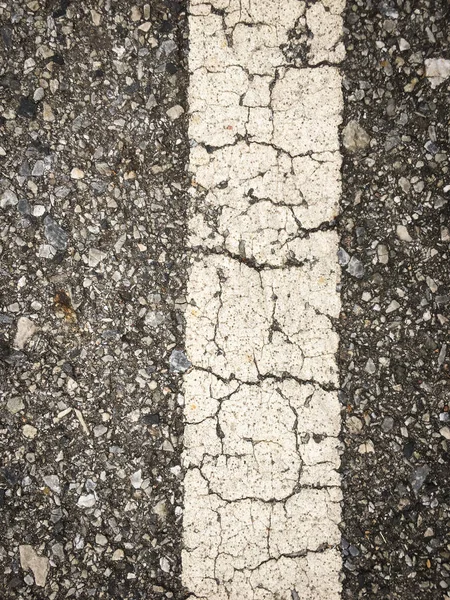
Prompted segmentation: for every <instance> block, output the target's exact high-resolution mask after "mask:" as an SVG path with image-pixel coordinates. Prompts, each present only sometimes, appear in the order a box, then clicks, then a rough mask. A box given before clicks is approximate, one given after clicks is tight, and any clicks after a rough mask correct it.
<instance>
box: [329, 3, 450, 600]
mask: <svg viewBox="0 0 450 600" xmlns="http://www.w3.org/2000/svg"><path fill="white" fill-rule="evenodd" d="M449 8H450V7H449V4H448V2H446V1H444V0H437V1H436V2H428V1H426V0H419V1H418V2H408V1H399V2H367V1H366V0H364V1H363V0H361V1H359V0H358V1H355V2H351V3H348V6H347V11H346V15H345V27H346V47H347V60H346V62H345V64H344V69H345V78H344V98H345V106H346V108H345V119H344V123H343V125H344V127H346V126H347V123H348V122H349V121H354V122H356V123H358V124H359V126H360V127H361V128H362V129H364V130H365V131H366V133H367V136H368V137H369V138H370V144H369V145H367V146H366V148H364V149H361V150H360V151H359V152H356V153H354V152H352V149H351V148H349V149H348V151H346V153H345V158H344V169H343V182H344V194H343V215H342V221H341V236H342V246H343V250H344V251H345V253H346V254H347V255H351V257H352V260H353V259H356V260H358V261H359V263H360V265H361V268H360V270H359V273H360V276H361V278H360V279H356V278H355V277H354V273H353V272H350V270H349V269H347V268H346V267H345V266H344V269H343V273H344V274H343V294H342V302H343V312H342V322H341V329H340V335H341V352H340V357H341V358H340V370H341V377H342V381H341V383H342V393H341V400H342V402H343V405H344V407H345V411H344V412H345V423H344V430H343V439H344V441H345V452H344V455H343V486H344V487H343V493H344V504H343V507H344V508H343V510H344V517H345V526H344V527H343V536H344V539H343V553H344V572H345V575H346V579H345V581H344V593H343V597H344V599H345V600H350V599H352V600H355V599H362V598H364V599H370V600H385V599H386V600H387V599H389V600H405V599H406V598H408V599H409V598H418V599H419V598H420V600H441V599H447V598H449V596H450V594H449V592H448V589H449V586H450V553H449V546H448V542H449V539H448V524H449V518H450V512H449V496H448V486H449V481H450V471H449V454H448V444H449V441H448V440H449V429H448V421H449V419H450V413H449V370H448V366H449V363H448V357H449V353H448V350H447V347H448V343H449V342H448V336H449V330H448V306H449V300H450V297H449V284H450V279H449V269H448V260H449V241H450V237H449V233H448V227H449V223H448V217H449V205H448V200H449V192H450V175H449V170H448V159H449V157H448V151H449V141H450V138H449V112H448V107H449V101H450V87H449V79H446V80H442V81H441V82H440V83H438V82H437V81H436V77H435V74H436V72H437V70H436V68H435V70H434V71H431V68H430V67H431V65H433V64H434V65H435V66H436V61H437V60H439V63H438V67H439V69H440V73H441V75H442V78H443V77H444V75H445V73H446V69H447V74H448V65H447V66H446V62H445V61H447V63H448V59H449V56H450V55H449V52H450V29H449V23H450V12H449ZM344 131H345V129H344ZM343 256H345V255H343ZM349 266H350V265H349ZM347 273H348V274H347Z"/></svg>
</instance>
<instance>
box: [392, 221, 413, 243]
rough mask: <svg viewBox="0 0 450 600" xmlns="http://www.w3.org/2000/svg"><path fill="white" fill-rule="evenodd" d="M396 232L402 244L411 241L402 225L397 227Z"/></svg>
mask: <svg viewBox="0 0 450 600" xmlns="http://www.w3.org/2000/svg"><path fill="white" fill-rule="evenodd" d="M396 232H397V237H398V239H399V240H402V242H412V241H413V239H412V237H411V236H410V235H409V231H408V230H407V228H406V227H405V226H404V225H397V228H396Z"/></svg>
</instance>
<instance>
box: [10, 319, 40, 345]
mask: <svg viewBox="0 0 450 600" xmlns="http://www.w3.org/2000/svg"><path fill="white" fill-rule="evenodd" d="M36 331H37V327H36V325H35V324H34V322H33V321H32V320H31V319H29V318H28V317H20V318H19V320H18V321H17V332H16V337H15V338H14V347H15V348H17V349H18V350H23V349H24V348H25V346H26V344H27V342H28V341H29V340H30V339H31V338H32V337H33V335H34V334H35V333H36Z"/></svg>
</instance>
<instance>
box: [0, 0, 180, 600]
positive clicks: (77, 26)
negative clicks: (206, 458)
mask: <svg viewBox="0 0 450 600" xmlns="http://www.w3.org/2000/svg"><path fill="white" fill-rule="evenodd" d="M186 47H187V31H186V13H185V6H184V2H166V1H162V0H161V1H159V0H155V1H152V2H151V3H147V2H145V1H144V2H137V3H136V5H134V3H132V2H126V1H117V0H114V1H112V2H111V1H110V0H92V1H85V0H83V1H76V2H68V1H66V0H61V1H56V0H54V1H53V0H47V1H45V2H44V1H40V0H32V1H29V2H15V1H6V2H0V48H1V51H0V52H1V55H0V132H1V133H0V164H1V174H0V253H1V254H0V276H1V281H2V284H1V290H0V387H1V391H0V397H1V400H0V430H1V431H0V454H1V457H2V465H1V468H0V531H1V539H0V589H1V592H0V596H1V598H2V600H3V599H5V600H7V599H8V600H9V599H14V600H18V599H19V598H20V599H29V600H31V599H37V598H50V599H56V598H58V599H59V598H80V599H86V598H105V599H108V600H110V599H113V598H119V597H120V598H121V599H123V600H125V599H127V600H128V599H130V600H131V599H133V600H136V599H137V598H145V599H148V598H152V599H153V598H155V599H160V598H172V599H176V600H180V599H181V598H183V591H182V589H181V585H180V580H179V577H178V575H179V570H180V534H181V531H180V530H181V485H180V484H181V472H180V469H181V466H180V457H179V451H180V445H181V433H182V427H181V414H180V412H181V408H180V407H179V405H178V403H177V393H178V387H179V383H178V382H179V379H180V372H181V371H182V369H183V366H184V365H185V363H184V361H183V360H182V358H181V357H180V356H179V355H176V354H175V355H174V356H175V359H172V360H171V356H172V355H173V352H174V350H176V351H181V350H182V349H183V347H182V343H183V317H182V309H183V303H184V295H185V292H184V280H185V277H186V262H185V254H184V226H185V211H186V192H185V190H186V189H187V182H186V178H185V172H186V171H185V167H186V164H187V136H186V117H185V116H184V113H185V111H186V106H185V103H184V99H185V87H186V72H185V62H186V59H187V52H186ZM19 547H20V553H19ZM28 567H30V569H31V571H30V570H28ZM47 568H48V573H47ZM44 573H45V575H46V578H45V576H44ZM44 583H45V586H44ZM36 586H44V587H43V588H37V587H36Z"/></svg>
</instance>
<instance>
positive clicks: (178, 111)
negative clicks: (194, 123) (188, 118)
mask: <svg viewBox="0 0 450 600" xmlns="http://www.w3.org/2000/svg"><path fill="white" fill-rule="evenodd" d="M183 113H184V108H183V107H182V106H180V105H179V104H176V105H175V106H172V108H169V110H167V112H166V114H167V116H168V117H169V119H171V120H172V121H175V120H176V119H178V118H179V117H181V115H182V114H183Z"/></svg>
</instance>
